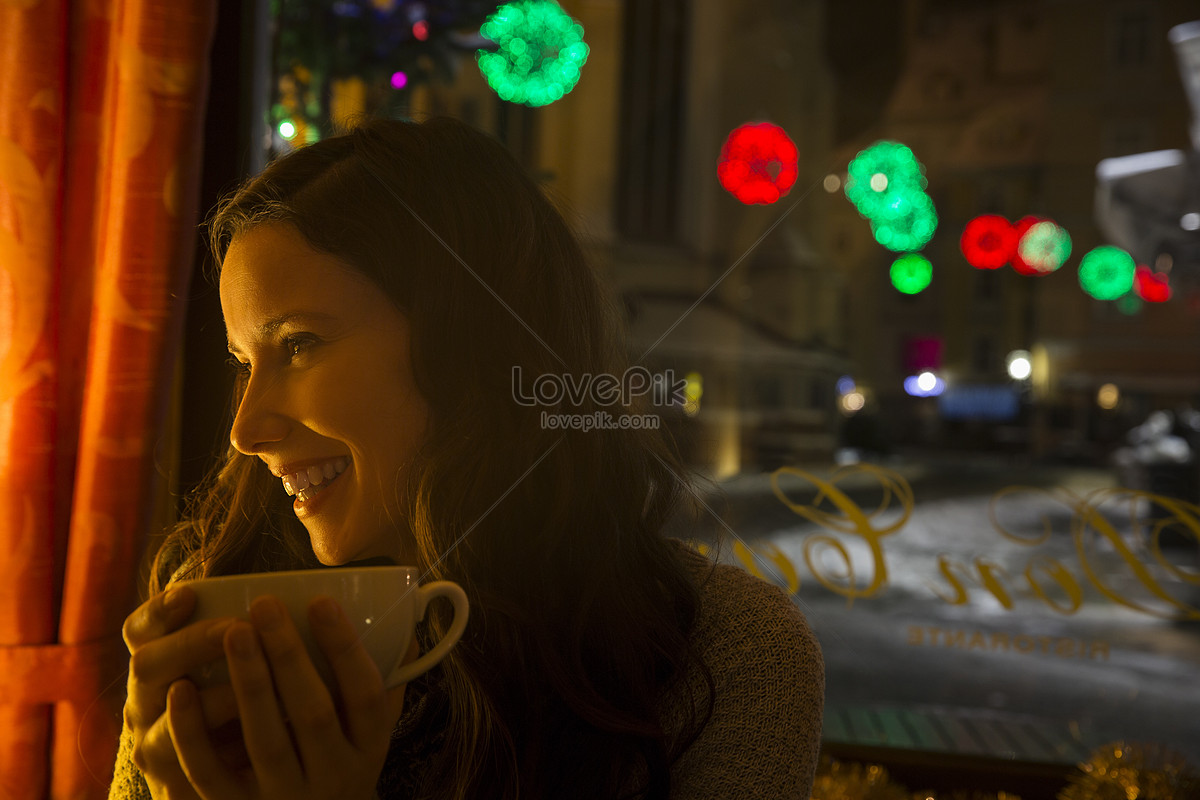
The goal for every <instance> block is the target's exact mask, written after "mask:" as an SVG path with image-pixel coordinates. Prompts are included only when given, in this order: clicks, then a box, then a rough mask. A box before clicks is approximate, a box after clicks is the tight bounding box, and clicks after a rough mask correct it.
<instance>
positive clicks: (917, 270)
mask: <svg viewBox="0 0 1200 800" xmlns="http://www.w3.org/2000/svg"><path fill="white" fill-rule="evenodd" d="M891 278H892V286H895V287H896V289H897V291H900V292H903V293H904V294H917V293H918V292H921V291H924V290H925V288H926V287H927V286H929V282H930V280H932V278H933V264H930V263H929V259H927V258H925V256H922V255H920V254H918V253H907V254H905V255H902V256H900V257H899V258H897V259H896V260H895V261H893V262H892V268H891Z"/></svg>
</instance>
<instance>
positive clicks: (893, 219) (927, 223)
mask: <svg viewBox="0 0 1200 800" xmlns="http://www.w3.org/2000/svg"><path fill="white" fill-rule="evenodd" d="M927 185H928V181H926V180H925V168H924V167H923V166H921V162H919V161H917V158H916V156H915V155H913V151H912V150H910V149H909V148H908V147H907V146H906V145H903V144H901V143H900V142H890V141H879V142H876V143H875V144H873V145H871V146H870V147H868V148H867V149H865V150H863V151H861V152H860V153H859V154H858V155H857V156H855V158H854V160H853V161H851V162H850V166H849V167H848V168H847V176H846V187H845V192H846V198H847V199H848V200H850V202H852V203H854V207H855V208H857V209H858V213H859V214H861V215H862V216H864V217H866V218H867V219H869V220H870V221H871V232H872V233H873V234H874V236H875V240H876V241H877V242H879V243H880V244H881V245H883V246H884V247H886V248H888V249H889V250H894V251H896V252H904V251H911V250H920V249H921V248H922V247H924V246H925V245H926V244H927V243H928V242H929V240H930V239H931V238H933V234H934V232H935V231H936V230H937V223H938V218H937V212H936V211H935V210H934V207H933V201H932V200H930V199H929V195H927V194H925V187H926V186H927Z"/></svg>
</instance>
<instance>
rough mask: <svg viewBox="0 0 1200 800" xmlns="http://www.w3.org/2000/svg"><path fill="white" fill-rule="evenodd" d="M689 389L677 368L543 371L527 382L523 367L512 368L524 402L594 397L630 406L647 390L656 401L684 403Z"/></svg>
mask: <svg viewBox="0 0 1200 800" xmlns="http://www.w3.org/2000/svg"><path fill="white" fill-rule="evenodd" d="M686 389H687V381H685V380H677V379H676V378H675V373H674V371H673V370H667V371H665V372H663V373H661V374H658V375H652V374H651V373H650V370H648V369H646V368H645V367H630V368H629V369H627V370H625V372H624V373H623V374H621V375H620V376H617V375H612V374H609V373H601V374H599V375H592V374H591V373H584V374H582V375H571V374H568V373H564V374H561V375H556V374H553V373H543V374H541V375H538V376H537V377H536V378H534V379H533V382H532V383H531V384H529V386H526V385H525V381H524V375H523V374H522V372H521V368H520V367H513V369H512V392H513V400H516V401H517V403H518V404H520V405H523V406H539V405H540V406H551V407H557V406H559V405H560V404H563V403H567V404H570V405H574V406H579V405H582V404H583V402H584V400H590V401H591V402H592V403H594V404H595V405H598V406H608V405H612V404H613V403H617V402H619V403H620V404H621V405H623V406H626V407H628V406H629V405H631V404H632V402H633V398H635V397H640V396H641V395H644V394H650V395H651V400H652V402H653V404H654V405H658V406H683V405H684V404H685V403H686V402H687V394H686V391H685V390H686Z"/></svg>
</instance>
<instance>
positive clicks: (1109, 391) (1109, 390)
mask: <svg viewBox="0 0 1200 800" xmlns="http://www.w3.org/2000/svg"><path fill="white" fill-rule="evenodd" d="M1119 402H1121V390H1120V389H1118V388H1117V385H1116V384H1115V383H1106V384H1104V385H1103V386H1101V387H1100V390H1099V391H1097V392H1096V405H1098V406H1100V407H1101V408H1103V409H1104V410H1105V411H1112V410H1113V409H1114V408H1116V407H1117V403H1119Z"/></svg>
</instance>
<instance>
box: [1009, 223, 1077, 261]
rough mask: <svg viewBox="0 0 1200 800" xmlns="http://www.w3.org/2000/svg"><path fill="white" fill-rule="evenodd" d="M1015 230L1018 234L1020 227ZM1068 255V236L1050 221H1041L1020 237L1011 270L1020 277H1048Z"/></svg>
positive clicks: (1069, 247) (1069, 244)
mask: <svg viewBox="0 0 1200 800" xmlns="http://www.w3.org/2000/svg"><path fill="white" fill-rule="evenodd" d="M1017 230H1018V232H1020V225H1018V228H1017ZM1070 255H1071V236H1070V234H1068V233H1067V231H1066V230H1065V229H1064V228H1062V227H1060V226H1058V225H1056V224H1055V223H1053V222H1051V221H1050V220H1042V221H1040V222H1034V223H1033V224H1032V225H1030V226H1029V227H1028V228H1027V229H1026V230H1025V231H1024V232H1023V234H1022V235H1020V238H1019V243H1018V245H1017V252H1016V256H1015V257H1014V258H1013V269H1015V270H1016V271H1017V272H1020V273H1021V274H1022V275H1049V274H1050V273H1051V272H1054V271H1056V270H1057V269H1058V268H1059V267H1061V266H1062V265H1063V264H1064V263H1066V260H1067V259H1068V258H1069V257H1070Z"/></svg>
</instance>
